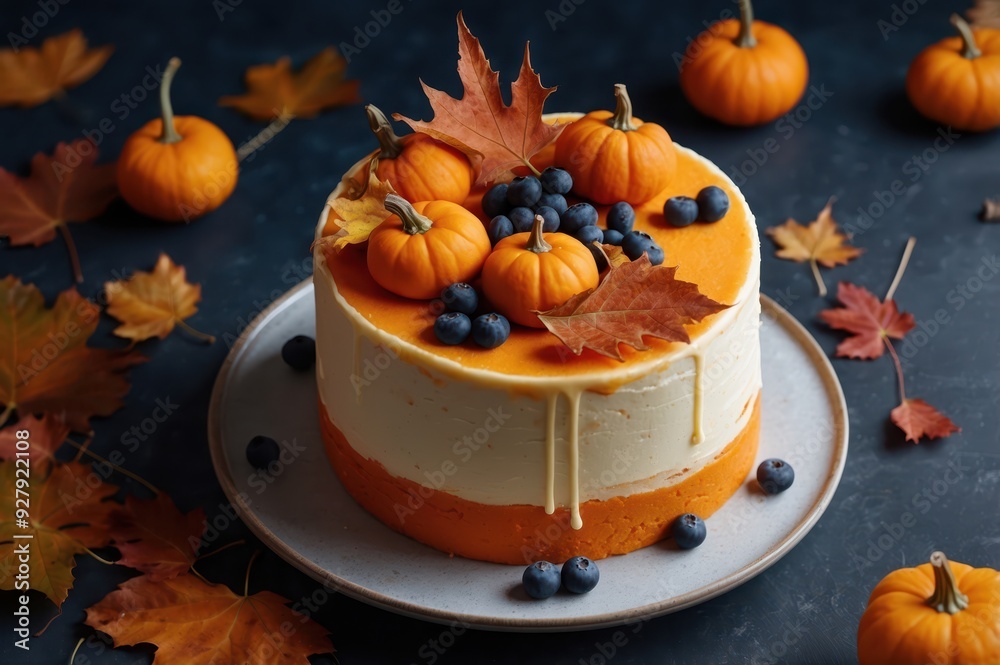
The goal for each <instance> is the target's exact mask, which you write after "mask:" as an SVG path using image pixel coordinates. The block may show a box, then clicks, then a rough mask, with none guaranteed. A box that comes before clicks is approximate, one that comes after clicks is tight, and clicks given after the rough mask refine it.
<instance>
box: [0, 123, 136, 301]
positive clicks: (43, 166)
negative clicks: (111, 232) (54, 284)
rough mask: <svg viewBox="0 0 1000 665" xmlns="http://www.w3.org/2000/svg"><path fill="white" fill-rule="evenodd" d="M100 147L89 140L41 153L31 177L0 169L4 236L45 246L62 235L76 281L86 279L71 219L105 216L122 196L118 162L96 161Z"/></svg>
mask: <svg viewBox="0 0 1000 665" xmlns="http://www.w3.org/2000/svg"><path fill="white" fill-rule="evenodd" d="M96 161H97V148H96V147H95V146H94V144H93V143H91V142H90V141H88V140H86V139H79V140H77V141H73V142H72V143H69V144H68V145H67V144H66V143H60V144H59V145H57V146H56V149H55V152H54V153H53V154H52V156H49V155H45V154H43V153H38V154H36V155H35V156H34V157H33V158H32V160H31V175H29V176H28V177H27V178H19V177H18V176H16V175H14V174H13V173H10V172H8V171H5V170H4V169H2V168H0V236H9V238H10V244H11V245H15V246H17V245H34V246H35V247H38V246H39V245H44V244H45V243H47V242H49V241H51V240H52V239H53V238H55V237H56V229H58V230H59V232H60V233H62V236H63V240H65V241H66V247H67V249H68V250H69V256H70V261H71V263H72V265H73V275H74V277H75V278H76V281H77V282H82V281H83V274H82V273H81V270H80V259H79V257H78V256H77V253H76V245H75V244H74V242H73V236H72V235H70V232H69V228H68V227H67V226H66V224H67V223H68V222H86V221H87V220H90V219H93V218H94V217H97V216H98V215H100V214H101V213H102V212H104V210H105V209H106V208H107V207H108V204H110V203H111V202H112V201H113V200H115V198H116V197H117V196H118V180H117V176H116V175H115V165H114V164H103V165H101V166H97V165H95V162H96Z"/></svg>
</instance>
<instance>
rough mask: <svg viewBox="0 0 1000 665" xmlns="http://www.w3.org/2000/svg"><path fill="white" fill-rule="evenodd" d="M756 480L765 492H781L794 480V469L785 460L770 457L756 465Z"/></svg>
mask: <svg viewBox="0 0 1000 665" xmlns="http://www.w3.org/2000/svg"><path fill="white" fill-rule="evenodd" d="M757 482H758V483H760V488H761V489H762V490H764V492H766V493H767V494H781V493H782V492H784V491H785V490H786V489H788V488H789V487H791V486H792V483H793V482H795V470H794V469H793V468H792V465H791V464H789V463H788V462H786V461H785V460H780V459H777V458H775V457H772V458H770V459H766V460H764V461H763V462H761V463H760V466H758V467H757Z"/></svg>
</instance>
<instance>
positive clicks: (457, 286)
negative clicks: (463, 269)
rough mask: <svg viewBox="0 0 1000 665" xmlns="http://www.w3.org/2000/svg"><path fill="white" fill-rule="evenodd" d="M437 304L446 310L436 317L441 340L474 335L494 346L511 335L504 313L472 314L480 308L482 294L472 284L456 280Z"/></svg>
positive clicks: (481, 342) (436, 332)
mask: <svg viewBox="0 0 1000 665" xmlns="http://www.w3.org/2000/svg"><path fill="white" fill-rule="evenodd" d="M435 304H437V306H438V307H442V308H443V309H444V310H445V312H444V314H441V315H440V316H438V317H437V319H436V320H435V321H434V336H435V337H437V338H438V341H439V342H441V343H442V344H449V345H455V344H461V343H462V342H464V341H465V340H466V339H468V338H469V336H470V335H471V336H472V341H473V342H475V343H476V344H478V345H479V346H481V347H483V348H484V349H495V348H496V347H498V346H500V345H501V344H503V343H504V342H506V341H507V338H508V337H510V321H508V320H507V317H506V316H504V315H503V314H497V313H496V312H489V313H488V314H483V315H481V316H477V317H476V318H474V319H473V318H472V317H473V316H474V315H475V313H476V310H477V309H478V308H479V296H478V295H477V294H476V290H475V289H474V288H473V287H472V286H471V285H470V284H466V283H465V282H456V283H454V284H452V285H450V286H447V287H445V288H444V290H443V291H441V302H440V303H435ZM438 311H440V310H438Z"/></svg>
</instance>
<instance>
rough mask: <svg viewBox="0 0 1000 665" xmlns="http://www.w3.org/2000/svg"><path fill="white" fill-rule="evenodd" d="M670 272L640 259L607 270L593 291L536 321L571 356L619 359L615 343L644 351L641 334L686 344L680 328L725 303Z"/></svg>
mask: <svg viewBox="0 0 1000 665" xmlns="http://www.w3.org/2000/svg"><path fill="white" fill-rule="evenodd" d="M676 272H677V267H676V266H673V267H668V266H653V265H652V264H651V263H650V262H649V257H647V256H646V255H643V256H641V257H640V258H638V259H636V260H635V261H629V262H627V263H624V264H622V265H619V266H616V267H612V268H611V269H609V270H608V273H607V275H606V276H605V277H604V279H603V280H602V281H601V283H600V284H599V285H598V286H597V287H596V288H594V289H590V290H588V291H584V292H583V293H578V294H577V295H575V296H573V297H572V298H570V299H569V300H567V301H566V302H565V303H563V304H562V305H559V306H558V307H555V308H553V309H550V310H548V311H546V312H539V314H538V318H539V319H540V320H541V321H542V323H543V324H545V327H546V328H548V330H549V331H550V332H551V333H552V334H554V335H555V336H556V337H558V338H559V339H560V340H562V342H563V343H564V344H565V345H566V346H567V347H569V349H570V350H571V351H573V353H575V354H577V355H579V354H581V353H582V352H583V349H585V348H586V349H590V350H592V351H595V352H597V353H599V354H601V355H605V356H608V357H610V358H616V359H618V360H624V358H623V356H622V354H621V351H620V350H619V348H618V347H619V345H620V344H625V345H627V346H631V347H633V348H635V349H638V350H640V351H642V350H645V349H648V348H649V346H648V345H647V344H646V343H645V342H644V341H643V337H644V336H649V337H657V338H659V339H664V340H667V341H672V342H689V341H690V337H689V336H688V334H687V331H686V330H685V329H684V326H685V324H689V323H695V322H697V321H700V320H702V319H703V318H705V317H706V316H709V315H711V314H715V313H717V312H721V311H722V310H724V309H726V308H728V307H729V305H723V304H720V303H718V302H716V301H714V300H712V299H711V298H709V297H708V296H705V295H703V294H702V293H700V292H699V291H698V285H697V284H692V283H691V282H684V281H681V280H679V279H677V278H676V276H675V273H676Z"/></svg>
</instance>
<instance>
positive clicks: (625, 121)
mask: <svg viewBox="0 0 1000 665" xmlns="http://www.w3.org/2000/svg"><path fill="white" fill-rule="evenodd" d="M608 124H609V125H611V126H612V127H613V128H614V129H619V130H621V131H623V132H632V131H635V129H636V126H635V125H634V124H632V100H631V99H629V96H628V90H626V89H625V84H624V83H615V114H614V115H613V116H611V117H610V118H608Z"/></svg>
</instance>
